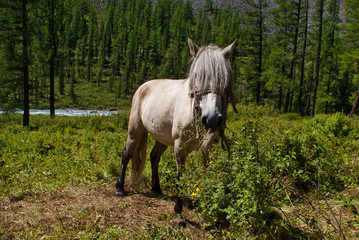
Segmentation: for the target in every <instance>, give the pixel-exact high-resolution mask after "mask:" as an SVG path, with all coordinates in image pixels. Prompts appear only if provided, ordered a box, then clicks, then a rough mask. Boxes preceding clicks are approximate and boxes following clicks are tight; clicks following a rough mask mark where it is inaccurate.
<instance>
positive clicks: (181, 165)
mask: <svg viewBox="0 0 359 240" xmlns="http://www.w3.org/2000/svg"><path fill="white" fill-rule="evenodd" d="M176 155H177V154H176ZM176 163H177V199H176V205H175V207H174V211H175V213H176V214H177V215H180V214H181V213H182V210H183V203H182V198H181V197H180V196H179V192H180V188H181V187H182V186H181V185H180V179H181V176H182V173H183V171H184V170H185V157H178V156H176Z"/></svg>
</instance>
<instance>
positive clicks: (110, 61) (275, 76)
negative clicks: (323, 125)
mask: <svg viewBox="0 0 359 240" xmlns="http://www.w3.org/2000/svg"><path fill="white" fill-rule="evenodd" d="M193 2H196V1H193ZM196 3H197V2H196ZM197 5H198V4H197ZM240 5H241V7H242V8H241V9H238V8H232V7H231V6H228V7H221V8H218V6H216V5H215V4H214V2H213V1H212V0H206V1H204V3H203V7H202V8H201V9H196V11H195V10H194V9H193V7H192V2H191V1H182V0H178V1H171V0H159V1H156V2H152V1H150V0H131V1H130V0H108V1H100V0H76V1H75V0H14V1H7V0H1V1H0V13H1V14H0V23H1V26H2V27H1V28H0V62H1V64H0V85H1V88H0V98H1V103H0V108H2V109H4V110H11V109H15V108H20V109H24V121H25V122H24V124H25V125H27V124H28V120H27V119H28V117H27V116H25V115H26V114H27V111H28V110H27V109H29V108H30V107H32V108H49V109H50V111H51V114H52V115H54V114H55V107H56V108H64V107H80V108H91V107H96V108H121V105H129V99H131V96H132V94H133V93H134V91H135V90H136V89H137V87H138V86H139V85H141V84H142V83H143V82H145V81H147V80H150V79H155V78H174V79H179V78H185V77H186V73H187V71H188V67H189V61H190V54H189V49H188V45H187V37H188V36H190V37H191V38H192V39H194V41H195V42H196V43H197V44H198V45H207V44H210V43H214V44H216V45H218V46H220V47H224V46H227V45H228V44H229V43H231V42H233V40H234V39H237V46H236V50H235V51H234V53H233V54H232V59H231V61H232V69H233V78H234V79H233V80H234V94H235V98H236V101H237V102H238V103H242V104H248V103H252V102H254V103H256V104H269V105H271V106H274V107H275V108H276V109H277V110H278V111H279V112H282V113H287V112H294V113H298V114H300V115H308V116H309V115H310V116H314V114H315V113H317V112H318V113H334V112H343V113H346V114H348V113H350V112H351V111H352V112H353V110H355V109H354V108H353V105H354V102H355V99H356V96H357V90H358V86H359V84H358V71H359V69H358V60H359V52H358V48H359V44H358V39H359V36H358V32H359V31H358V30H359V15H358V12H359V3H358V2H357V1H355V0H346V1H339V0H316V1H309V0H293V1H283V0H276V1H269V0H243V1H240ZM126 100H127V101H126Z"/></svg>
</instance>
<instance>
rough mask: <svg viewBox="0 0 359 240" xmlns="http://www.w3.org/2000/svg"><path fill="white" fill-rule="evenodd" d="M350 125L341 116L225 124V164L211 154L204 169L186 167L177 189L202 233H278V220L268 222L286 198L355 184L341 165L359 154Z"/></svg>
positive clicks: (221, 153)
mask: <svg viewBox="0 0 359 240" xmlns="http://www.w3.org/2000/svg"><path fill="white" fill-rule="evenodd" d="M356 124H357V123H356V122H353V120H351V119H349V118H348V117H346V116H344V115H342V114H334V115H332V116H329V115H326V116H325V117H322V116H318V117H316V118H314V119H299V120H298V121H295V122H291V121H287V120H282V119H281V118H267V119H266V118H254V119H250V120H243V119H238V120H237V121H236V123H233V122H232V123H229V124H228V125H229V126H231V127H232V129H231V130H229V131H227V137H228V138H229V139H230V142H231V143H232V144H231V148H230V158H228V157H227V152H225V151H223V150H221V149H220V148H217V149H216V151H214V152H213V153H212V156H211V162H210V163H211V164H210V166H209V167H208V169H207V170H203V168H201V167H199V166H198V164H197V165H196V164H193V163H192V167H191V168H190V170H189V172H190V174H188V175H186V176H185V178H184V179H185V180H186V181H184V182H183V184H185V185H186V189H187V194H188V195H190V196H191V197H192V198H193V200H194V201H195V203H196V206H197V207H198V211H199V212H200V214H201V216H202V217H203V218H204V219H205V221H206V226H208V227H222V228H229V229H231V232H232V233H233V231H236V230H238V231H239V232H242V233H243V232H252V233H253V232H255V234H256V235H257V236H260V235H261V234H268V232H269V231H279V230H278V228H277V227H278V226H277V227H275V226H273V224H274V225H275V224H277V225H278V224H279V225H280V224H283V221H282V220H283V219H282V217H280V214H279V218H278V219H282V220H281V221H277V222H275V221H274V222H273V219H268V216H272V215H273V212H276V211H275V209H277V208H280V207H281V206H282V205H283V204H288V202H287V201H288V200H289V199H290V198H293V197H300V196H301V194H304V193H307V192H310V191H312V190H313V189H315V188H316V189H319V190H320V191H327V192H328V191H329V192H330V191H332V192H337V191H340V190H341V189H343V187H344V186H345V185H346V184H353V183H354V182H357V179H358V178H357V176H358V174H350V173H349V172H348V164H347V161H346V159H347V158H353V157H355V156H356V155H357V154H358V151H359V148H358V146H359V145H358V141H357V140H354V139H353V140H352V141H351V140H350V138H349V137H348V136H351V132H352V131H353V129H354V128H355V127H354V126H355V125H356ZM228 132H229V134H228ZM347 141H351V142H352V144H351V145H349V143H347ZM343 143H345V144H344V146H343ZM347 151H349V152H350V153H351V154H349V155H348V154H347V153H348V152H347ZM273 216H278V214H274V215H273ZM220 229H221V228H220ZM270 234H276V233H275V232H271V233H270ZM291 237H292V238H293V237H295V236H291Z"/></svg>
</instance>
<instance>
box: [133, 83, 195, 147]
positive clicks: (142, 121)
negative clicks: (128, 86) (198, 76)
mask: <svg viewBox="0 0 359 240" xmlns="http://www.w3.org/2000/svg"><path fill="white" fill-rule="evenodd" d="M187 91H188V88H187V87H186V85H185V80H171V79H156V80H151V81H148V82H146V83H144V84H142V85H141V86H140V87H139V88H138V89H137V91H136V93H135V95H134V96H133V99H132V107H131V115H130V126H129V127H130V128H131V127H135V128H138V127H139V125H142V126H143V127H144V128H145V129H146V130H147V132H149V133H150V134H151V135H152V136H153V137H154V138H155V139H156V140H158V141H159V142H161V143H163V144H165V145H167V146H169V145H173V141H174V139H173V131H175V130H176V128H177V127H178V126H175V125H178V119H177V118H178V116H177V114H176V113H178V112H179V111H180V112H181V111H183V110H179V109H182V106H188V101H190V100H189V97H188V93H187ZM188 109H189V108H188ZM187 112H189V113H190V111H187ZM131 125H132V126H131ZM129 130H130V129H129Z"/></svg>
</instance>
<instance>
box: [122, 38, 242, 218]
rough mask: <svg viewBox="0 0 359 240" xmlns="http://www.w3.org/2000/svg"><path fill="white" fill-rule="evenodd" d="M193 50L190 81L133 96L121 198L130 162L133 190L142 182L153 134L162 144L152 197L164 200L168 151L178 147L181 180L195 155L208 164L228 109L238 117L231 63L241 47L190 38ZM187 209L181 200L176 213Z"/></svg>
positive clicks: (149, 85)
mask: <svg viewBox="0 0 359 240" xmlns="http://www.w3.org/2000/svg"><path fill="white" fill-rule="evenodd" d="M188 44H189V47H190V52H191V55H192V58H193V59H192V65H191V68H190V71H189V74H188V78H187V79H182V80H170V79H161V80H152V81H148V82H146V83H144V84H143V85H141V86H140V87H139V88H138V89H137V91H136V93H135V95H134V96H133V100H132V107H131V112H130V118H129V124H128V137H127V143H126V146H125V148H124V149H123V152H122V163H121V173H120V177H119V179H118V181H117V184H116V189H117V192H116V195H117V196H119V197H122V196H124V195H125V190H124V183H125V172H126V167H127V164H128V163H129V161H130V159H132V171H131V182H132V184H134V183H137V182H138V181H139V180H140V179H141V176H142V172H143V169H144V166H145V160H146V148H147V137H148V133H149V134H151V135H152V137H153V138H154V139H155V140H156V143H155V146H154V148H153V150H152V152H151V155H150V157H151V167H152V192H153V193H154V194H162V192H161V188H160V182H159V177H158V164H159V161H160V158H161V155H162V154H163V152H164V151H165V150H166V148H167V146H173V147H174V153H175V157H176V163H177V178H178V179H179V178H180V176H181V173H182V172H183V170H184V166H185V159H186V157H187V155H188V154H189V153H190V152H192V151H195V150H199V151H200V152H202V154H203V159H204V164H205V165H206V164H207V161H208V156H209V149H210V147H211V145H212V144H213V143H216V142H218V141H219V139H220V138H221V136H223V134H224V129H225V120H226V115H227V108H228V104H229V103H231V104H232V106H233V108H234V110H235V112H237V110H236V109H235V106H234V101H233V92H232V82H231V68H230V64H229V62H228V58H229V55H230V53H231V51H232V49H233V47H234V45H235V41H234V42H233V43H232V44H231V45H229V46H228V47H226V48H224V49H223V50H222V49H220V48H219V47H217V46H215V45H209V46H206V47H201V48H200V47H198V46H197V45H196V44H195V43H194V42H193V41H192V40H191V39H190V38H188ZM178 187H179V186H177V188H178ZM182 208H183V207H182V199H181V198H179V197H177V200H176V205H175V208H174V210H175V213H176V214H180V213H181V212H182Z"/></svg>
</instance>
